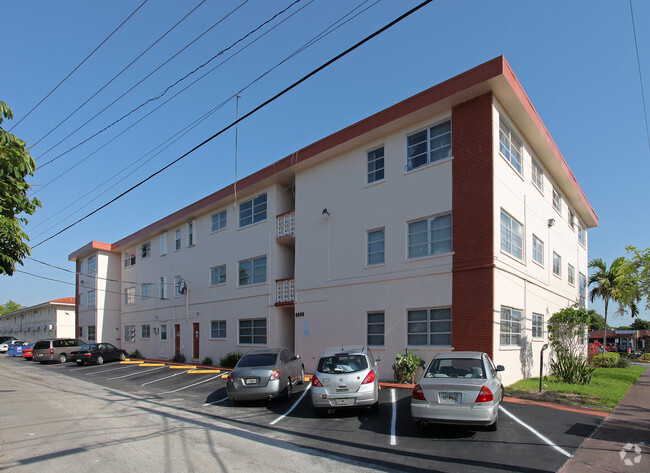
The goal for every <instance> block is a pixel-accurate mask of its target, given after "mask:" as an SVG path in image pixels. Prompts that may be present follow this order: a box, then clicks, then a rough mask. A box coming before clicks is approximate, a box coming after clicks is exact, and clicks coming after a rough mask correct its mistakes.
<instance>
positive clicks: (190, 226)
mask: <svg viewBox="0 0 650 473" xmlns="http://www.w3.org/2000/svg"><path fill="white" fill-rule="evenodd" d="M194 245H195V241H194V220H190V221H189V222H187V246H194Z"/></svg>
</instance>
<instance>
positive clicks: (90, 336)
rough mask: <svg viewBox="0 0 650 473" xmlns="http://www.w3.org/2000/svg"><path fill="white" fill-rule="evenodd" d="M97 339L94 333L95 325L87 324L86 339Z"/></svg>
mask: <svg viewBox="0 0 650 473" xmlns="http://www.w3.org/2000/svg"><path fill="white" fill-rule="evenodd" d="M95 340H97V336H96V335H95V326H94V325H89V326H88V341H89V342H91V341H95Z"/></svg>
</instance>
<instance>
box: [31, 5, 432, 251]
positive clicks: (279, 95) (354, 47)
mask: <svg viewBox="0 0 650 473" xmlns="http://www.w3.org/2000/svg"><path fill="white" fill-rule="evenodd" d="M432 1H433V0H425V1H424V2H422V3H420V4H419V5H417V6H415V7H414V8H412V9H410V10H409V11H407V12H406V13H404V14H403V15H401V16H399V17H398V18H396V19H394V20H393V21H391V22H390V23H388V24H387V25H385V26H383V27H381V28H379V29H378V30H377V31H375V32H374V33H372V34H370V35H368V36H366V37H365V38H364V39H362V40H361V41H359V42H357V43H356V44H354V45H353V46H351V47H349V48H348V49H346V50H345V51H343V52H342V53H340V54H338V55H337V56H335V57H333V58H332V59H330V60H329V61H327V62H326V63H324V64H322V65H320V66H319V67H317V68H316V69H314V70H313V71H311V72H310V73H308V74H307V75H305V76H303V77H302V78H300V79H298V80H297V81H296V82H294V83H293V84H291V85H290V86H288V87H286V88H285V89H283V90H282V91H280V92H278V93H277V94H275V95H274V96H273V97H271V98H270V99H268V100H266V101H265V102H263V103H262V104H260V105H258V106H257V107H255V108H254V109H253V110H251V111H250V112H248V113H246V114H245V115H243V116H242V117H241V118H238V119H237V120H236V121H234V122H232V123H230V124H229V125H227V126H226V127H224V128H222V129H221V130H219V131H218V132H217V133H215V134H213V135H212V136H210V137H209V138H207V139H205V140H204V141H202V142H201V143H199V144H198V145H196V146H194V147H193V148H192V149H190V150H189V151H187V152H185V153H184V154H182V155H181V156H179V157H178V158H176V159H175V160H173V161H172V162H170V163H168V164H167V165H165V166H164V167H162V168H160V169H159V170H158V171H156V172H154V173H153V174H151V175H150V176H149V177H147V178H145V179H143V180H141V181H140V182H138V183H137V184H135V185H133V186H131V187H130V188H129V189H127V190H125V191H124V192H122V193H121V194H119V195H118V196H117V197H114V198H113V199H111V200H110V201H108V202H106V203H105V204H103V205H102V206H100V207H98V208H97V209H95V210H93V211H92V212H90V213H89V214H87V215H86V216H84V217H82V218H80V219H79V220H77V221H75V222H74V223H72V224H70V225H68V226H67V227H65V228H64V229H62V230H60V231H58V232H57V233H55V234H54V235H52V236H50V237H48V238H46V239H45V240H43V241H41V242H39V243H37V244H36V245H34V246H33V247H32V248H36V247H38V246H40V245H42V244H43V243H45V242H47V241H49V240H51V239H53V238H55V237H56V236H58V235H60V234H62V233H63V232H65V231H67V230H69V229H70V228H72V227H74V226H75V225H77V224H79V223H80V222H82V221H84V220H86V219H87V218H89V217H91V216H92V215H94V214H96V213H97V212H99V211H100V210H102V209H104V208H106V207H108V206H109V205H110V204H112V203H113V202H116V201H117V200H119V199H121V198H122V197H124V196H125V195H127V194H128V193H130V192H131V191H133V190H135V189H137V188H138V187H140V186H141V185H143V184H144V183H146V182H147V181H149V180H151V179H153V178H154V177H156V176H157V175H158V174H160V173H162V172H163V171H165V170H167V169H168V168H170V167H171V166H173V165H174V164H176V163H177V162H179V161H181V160H182V159H184V158H186V157H187V156H189V155H190V154H192V153H193V152H194V151H196V150H198V149H199V148H202V147H203V146H205V145H206V144H207V143H209V142H210V141H212V140H213V139H215V138H216V137H218V136H219V135H221V134H223V133H224V132H226V131H227V130H229V129H230V128H232V127H233V126H235V125H236V124H237V123H239V122H241V121H243V120H245V119H247V118H248V117H250V116H251V115H253V114H254V113H257V112H258V111H259V110H261V109H262V108H264V107H266V106H267V105H268V104H270V103H272V102H274V101H275V100H277V99H278V98H280V97H282V96H283V95H285V94H286V93H287V92H289V91H290V90H293V89H294V88H296V87H297V86H299V85H300V84H302V83H303V82H305V81H306V80H307V79H309V78H310V77H312V76H314V75H316V74H318V73H319V72H320V71H322V70H323V69H325V68H326V67H328V66H330V65H331V64H333V63H335V62H336V61H338V60H339V59H341V58H342V57H344V56H347V55H348V54H349V53H351V52H352V51H354V50H356V49H358V48H359V47H360V46H362V45H363V44H365V43H367V42H368V41H370V40H371V39H373V38H375V37H376V36H378V35H380V34H381V33H383V32H384V31H386V30H388V29H389V28H391V27H393V26H395V25H396V24H397V23H399V22H401V21H402V20H404V19H405V18H407V17H409V16H411V15H412V14H413V13H415V12H416V11H418V10H420V9H421V8H423V7H424V6H426V5H428V4H429V3H431V2H432Z"/></svg>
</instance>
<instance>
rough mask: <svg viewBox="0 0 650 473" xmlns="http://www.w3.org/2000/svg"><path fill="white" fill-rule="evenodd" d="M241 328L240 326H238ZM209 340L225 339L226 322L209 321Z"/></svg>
mask: <svg viewBox="0 0 650 473" xmlns="http://www.w3.org/2000/svg"><path fill="white" fill-rule="evenodd" d="M240 327H241V325H240ZM210 338H212V339H220V340H225V339H226V321H225V320H211V321H210Z"/></svg>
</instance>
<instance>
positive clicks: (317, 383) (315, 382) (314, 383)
mask: <svg viewBox="0 0 650 473" xmlns="http://www.w3.org/2000/svg"><path fill="white" fill-rule="evenodd" d="M311 385H312V386H314V387H316V388H322V387H323V385H322V384H321V382H320V381H319V379H318V378H317V377H316V375H313V376H312V377H311Z"/></svg>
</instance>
